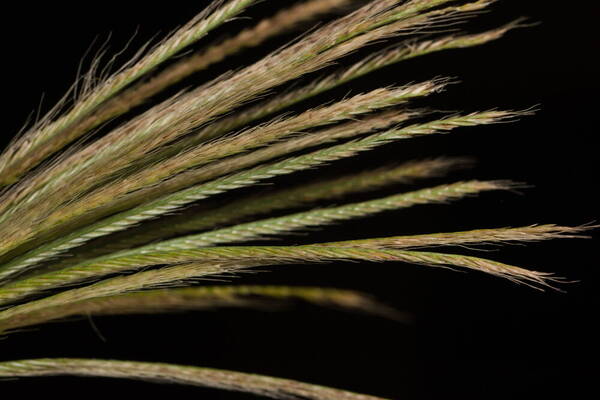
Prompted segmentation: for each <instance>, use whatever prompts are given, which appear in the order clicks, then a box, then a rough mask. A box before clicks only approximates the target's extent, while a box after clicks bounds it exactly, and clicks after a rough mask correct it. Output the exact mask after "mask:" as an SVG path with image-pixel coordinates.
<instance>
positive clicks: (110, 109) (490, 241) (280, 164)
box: [0, 0, 590, 400]
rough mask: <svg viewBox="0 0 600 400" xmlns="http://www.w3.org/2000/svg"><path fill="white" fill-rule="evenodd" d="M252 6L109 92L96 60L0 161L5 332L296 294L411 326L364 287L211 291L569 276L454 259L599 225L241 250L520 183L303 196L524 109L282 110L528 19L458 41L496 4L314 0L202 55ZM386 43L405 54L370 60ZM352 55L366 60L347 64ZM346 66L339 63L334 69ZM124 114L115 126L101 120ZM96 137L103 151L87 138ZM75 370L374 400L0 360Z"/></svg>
mask: <svg viewBox="0 0 600 400" xmlns="http://www.w3.org/2000/svg"><path fill="white" fill-rule="evenodd" d="M255 3H258V2H257V1H254V0H227V1H226V0H221V1H216V2H214V3H213V4H212V5H210V6H208V7H207V8H206V9H205V10H204V11H203V12H202V13H200V14H199V15H197V16H196V17H194V18H193V19H192V20H191V21H190V22H189V23H187V24H185V25H184V26H183V27H181V28H180V29H178V30H177V31H175V32H173V33H172V34H171V35H169V36H168V37H167V38H166V39H164V40H163V41H162V42H160V43H159V44H157V45H155V46H154V47H152V48H148V49H147V48H143V49H141V50H140V52H139V53H138V54H137V56H136V57H135V58H134V59H132V60H131V61H129V62H128V63H126V64H125V65H123V66H122V67H121V68H120V69H119V70H118V71H116V72H115V73H114V74H112V75H110V76H108V77H104V78H103V79H100V83H97V84H91V82H95V81H96V80H97V79H95V76H94V71H95V70H96V68H97V65H96V64H94V67H93V68H92V71H91V72H90V73H89V75H87V76H84V77H82V79H81V80H80V81H81V83H82V86H83V87H81V88H80V89H75V90H76V91H77V92H78V93H77V94H78V97H77V100H76V101H75V102H74V104H72V105H71V106H69V107H66V106H64V105H61V104H59V105H57V106H56V107H55V108H53V109H52V110H51V111H50V112H49V113H48V115H47V116H46V117H45V118H43V119H41V120H40V121H39V122H37V123H36V124H34V125H33V126H31V127H29V128H28V129H26V130H25V131H24V133H22V134H21V135H20V136H18V137H17V138H16V139H14V140H13V141H12V143H11V144H10V145H9V146H8V147H7V148H6V149H5V150H4V152H3V153H2V155H0V185H1V186H2V187H3V189H2V191H1V192H0V334H5V335H6V334H15V332H16V331H18V329H19V328H23V327H29V326H34V325H39V324H43V323H46V322H49V321H53V320H57V319H61V318H65V317H68V316H73V315H87V316H89V315H115V314H124V313H157V312H167V311H173V310H188V309H212V308H218V307H232V306H233V307H260V306H262V305H264V304H268V303H273V302H283V301H290V300H294V299H295V300H302V301H306V302H309V303H314V304H318V305H327V306H333V307H337V308H347V309H351V310H358V311H363V312H370V313H376V314H381V315H385V316H388V317H396V316H398V314H396V312H395V311H394V310H392V309H390V308H389V307H386V306H384V305H382V304H379V303H378V302H377V301H375V300H374V299H372V298H371V297H369V296H367V295H365V294H362V293H357V292H354V291H352V290H344V289H339V288H320V287H298V286H260V285H254V286H249V285H246V286H244V285H239V286H236V285H230V286H223V285H218V286H212V285H206V284H204V282H205V281H203V279H208V278H210V277H217V276H222V275H223V274H229V275H230V276H235V273H237V272H241V271H247V270H250V269H253V268H256V267H267V266H268V267H269V268H276V267H281V266H292V265H297V264H319V265H320V267H322V268H327V266H328V265H329V264H331V263H333V262H345V261H364V262H377V263H386V264H394V267H398V265H396V264H402V263H409V264H416V265H421V266H427V267H443V268H448V267H450V268H454V269H459V270H460V269H462V270H473V271H478V272H483V273H486V274H490V275H495V276H498V277H502V278H506V279H508V280H511V281H514V282H518V283H524V284H526V285H529V286H533V287H535V288H541V289H543V288H548V287H552V285H557V284H559V283H560V282H561V281H562V280H561V279H560V278H558V277H555V276H554V275H553V274H551V273H547V272H539V271H533V270H530V269H527V268H523V267H519V266H514V265H509V264H505V263H501V262H498V261H494V260H490V259H487V258H482V257H475V256H472V255H464V254H456V253H452V252H447V251H446V250H445V249H446V248H453V247H457V246H465V245H468V246H470V247H472V246H477V245H487V246H489V245H494V244H504V243H511V242H533V241H540V240H547V239H556V238H574V237H581V233H582V232H583V231H585V230H586V229H589V228H590V227H589V226H588V227H564V226H557V225H551V224H546V225H529V226H523V227H514V228H507V227H500V228H486V229H474V230H469V231H460V232H444V233H430V234H419V235H404V236H390V237H371V238H355V239H350V240H348V239H345V240H341V239H339V240H335V241H329V242H323V241H318V240H312V241H311V240H310V235H308V236H306V237H305V239H306V238H308V243H306V244H302V245H281V244H273V243H271V242H268V243H269V244H266V245H254V244H250V245H248V244H247V243H245V242H252V241H256V240H259V239H260V240H265V241H268V240H271V239H276V238H281V237H284V236H286V235H290V234H293V233H298V232H310V231H311V230H314V229H315V228H325V227H327V226H329V225H332V224H340V223H343V222H344V221H348V220H355V219H358V218H366V217H369V216H373V215H376V214H379V213H383V212H385V211H390V210H398V209H402V208H410V207H414V206H417V205H423V204H432V205H433V204H445V203H449V202H453V201H460V200H461V199H463V198H465V197H470V196H476V195H478V194H479V193H482V192H487V191H498V190H512V189H514V188H517V187H520V184H516V183H513V182H509V181H504V180H486V181H484V180H463V181H456V182H453V183H442V184H437V185H433V186H431V185H430V186H427V187H425V188H421V189H411V190H401V191H399V192H395V193H391V194H389V193H388V194H387V195H384V196H382V195H380V196H378V197H377V196H371V198H370V199H363V200H361V201H356V200H351V196H353V195H356V194H359V193H360V194H362V195H365V196H367V195H368V193H370V192H375V191H377V190H380V189H389V188H394V187H396V186H398V185H401V184H406V183H412V182H415V181H417V180H419V181H420V180H426V179H429V178H432V177H443V176H445V175H447V174H449V173H450V172H451V171H453V170H455V169H457V168H460V167H464V166H465V165H467V164H469V163H470V161H469V160H468V159H462V158H435V159H419V160H412V161H408V162H404V163H396V164H393V165H388V166H384V167H377V168H372V167H371V166H364V167H363V168H362V170H360V171H357V172H353V173H343V174H340V175H338V176H320V177H317V178H314V179H313V180H311V181H308V182H305V183H300V184H297V183H292V182H291V181H292V180H293V179H294V178H293V177H294V174H295V173H297V172H300V171H306V170H310V169H316V168H319V167H322V166H325V165H327V164H331V163H335V162H336V161H339V160H342V159H347V158H351V157H354V156H356V155H359V154H362V153H363V152H368V151H370V150H373V149H375V148H378V147H381V146H383V145H386V144H388V143H391V142H397V141H403V140H408V139H411V138H414V137H421V136H435V135H440V134H452V132H454V131H455V130H458V129H460V128H463V127H474V126H482V125H490V124H498V123H506V122H512V121H514V120H516V119H518V118H520V117H522V116H525V115H528V114H530V113H531V111H529V110H526V111H513V110H487V111H486V110H484V111H480V112H471V113H455V114H443V115H440V113H437V112H431V111H429V110H425V109H423V108H419V107H416V106H412V104H413V103H414V102H415V101H417V102H418V101H420V102H422V99H423V98H425V97H427V96H434V95H435V94H437V93H438V92H440V91H443V90H446V89H447V86H448V84H449V83H451V82H452V81H453V80H452V79H450V78H443V77H442V78H440V77H437V78H432V79H430V80H425V81H422V82H413V83H410V84H403V85H398V86H389V87H379V88H372V89H370V90H368V91H364V92H363V93H359V94H353V95H352V96H347V97H345V98H343V99H337V100H334V101H329V102H324V103H323V104H321V105H318V106H316V107H312V108H308V109H304V110H303V111H300V112H297V113H291V112H289V108H290V107H292V106H296V105H299V104H302V103H303V102H305V101H306V100H309V99H319V98H320V97H321V96H325V95H327V93H328V92H330V91H332V90H333V89H336V88H339V87H344V85H347V84H349V83H351V82H352V81H354V80H356V79H358V78H360V77H363V76H366V75H368V74H372V73H374V72H376V71H378V70H379V69H381V68H384V67H387V66H390V65H393V64H396V63H399V62H402V61H404V60H408V59H412V58H416V57H424V56H427V55H428V54H431V53H434V52H438V51H445V50H451V49H457V48H466V47H473V46H478V45H482V44H485V43H487V42H490V41H493V40H497V39H499V38H501V37H502V36H503V35H505V34H506V33H507V32H509V31H510V30H512V29H514V28H516V27H519V26H520V25H521V22H520V20H517V21H515V22H513V23H510V24H508V25H505V26H502V27H499V28H496V29H492V30H490V31H486V32H481V33H456V32H454V31H451V33H448V28H449V27H450V26H454V25H455V24H457V23H459V22H462V21H463V20H465V19H466V18H470V17H473V16H476V15H477V14H478V13H479V12H481V11H482V10H486V9H488V8H489V7H490V5H491V4H492V3H493V1H491V0H472V1H463V2H457V1H452V0H407V1H401V0H377V1H370V2H367V1H353V0H305V1H302V2H298V3H296V4H294V5H292V6H291V7H289V8H285V7H283V8H282V9H280V10H278V11H277V12H276V13H274V14H273V15H272V16H271V17H268V18H266V19H264V20H263V21H260V22H258V23H257V24H256V25H253V26H249V27H246V28H244V29H242V30H241V31H240V32H239V33H237V34H235V35H232V36H230V37H228V38H224V39H221V40H220V41H213V42H210V43H209V44H206V43H205V40H204V39H205V37H210V36H209V34H210V33H211V32H212V31H214V30H215V29H217V28H223V26H226V24H227V23H228V22H229V21H230V20H232V19H234V18H236V17H238V16H242V15H243V14H244V11H246V10H247V9H248V8H251V7H252V6H253V5H254V4H255ZM340 14H344V15H341V16H340ZM324 15H330V16H331V15H335V16H336V17H335V18H334V19H333V20H332V21H331V22H328V23H325V24H322V25H319V26H318V27H316V28H314V29H312V30H311V31H309V32H308V33H306V34H304V35H303V36H301V37H299V38H298V39H297V40H295V41H293V42H291V43H289V44H287V45H285V46H283V47H280V48H278V49H277V50H275V51H273V52H272V53H270V54H268V55H267V56H265V57H263V58H261V59H259V60H257V61H255V62H253V63H250V65H241V66H239V67H238V68H237V69H235V70H232V71H230V72H227V73H224V74H223V75H221V76H219V77H217V78H216V79H211V80H208V81H206V82H204V83H202V84H200V85H198V86H196V87H191V88H188V89H186V90H183V91H179V92H177V93H176V94H174V95H171V96H166V97H167V98H166V99H164V100H162V101H157V100H155V99H156V97H155V96H157V95H159V94H161V93H162V92H163V91H165V90H166V89H169V88H171V87H173V86H174V85H176V84H177V83H179V82H181V81H183V80H184V79H185V78H187V77H189V76H192V75H195V74H196V75H197V74H199V73H201V72H203V71H206V70H207V69H208V68H209V67H211V66H212V65H215V64H218V63H220V62H222V61H224V60H227V59H228V58H229V57H230V56H234V55H236V54H238V53H241V52H243V51H244V50H246V49H249V48H255V47H258V46H261V45H262V44H264V43H267V42H268V41H269V40H271V39H273V38H277V37H278V36H280V35H282V34H285V33H289V32H292V31H295V30H297V29H299V28H301V27H302V26H305V25H306V24H307V23H310V22H311V21H312V22H314V21H316V20H317V19H318V18H320V17H321V16H324ZM382 41H389V42H392V43H393V44H392V45H391V46H388V47H386V48H384V49H382V50H377V51H369V48H370V47H369V46H371V45H372V44H376V43H380V42H382ZM196 47H200V49H196ZM191 48H193V49H194V50H193V51H190V49H191ZM361 49H367V54H364V55H362V53H361V52H360V50H361ZM186 51H188V52H189V53H188V54H187V55H186V56H181V54H182V52H186ZM352 53H356V54H359V55H361V59H359V60H358V61H353V62H345V61H344V60H343V59H344V57H346V56H348V55H350V54H352ZM356 54H355V55H356ZM340 61H341V64H342V66H341V67H332V65H333V64H335V63H336V62H340ZM322 70H323V71H325V72H321V71H322ZM317 73H320V74H321V75H320V76H319V77H316V78H315V76H314V75H315V74H317ZM309 75H310V78H309V79H306V80H303V79H302V78H303V77H305V76H306V77H308V76H309ZM75 88H77V86H75ZM142 106H145V107H142ZM117 117H119V118H120V119H119V120H118V121H119V123H116V124H112V125H111V124H108V122H110V121H111V120H113V119H115V118H117ZM89 137H93V138H94V140H83V141H82V140H81V139H82V138H88V139H89ZM273 178H279V179H277V180H275V182H277V183H278V184H277V185H274V187H272V188H269V189H267V190H265V188H264V187H263V186H261V187H258V186H260V185H261V184H262V183H266V182H273ZM281 182H284V184H281ZM240 189H243V190H240ZM223 194H227V195H229V196H228V197H227V201H225V202H222V201H215V198H217V196H219V195H223ZM373 197H374V198H373ZM338 201H343V204H341V205H340V204H339V203H338ZM326 202H329V205H325V206H321V207H320V208H310V207H313V206H315V205H317V204H320V205H322V204H323V203H326ZM273 212H277V213H278V215H275V216H273V215H270V214H271V213H273ZM434 246H435V247H438V249H435V251H433V250H432V247H434ZM175 286H178V287H175ZM180 286H189V287H183V288H181V287H180ZM64 374H69V375H82V376H102V377H116V378H131V379H144V380H151V381H157V380H158V381H168V382H177V383H184V384H192V385H200V386H208V387H215V388H222V389H229V390H237V391H243V392H249V393H254V394H258V395H263V396H267V397H273V398H281V399H286V398H290V399H292V398H307V399H315V400H317V399H318V400H334V399H365V400H366V399H376V398H375V397H372V396H367V395H360V394H355V393H350V392H346V391H342V390H337V389H330V388H326V387H321V386H316V385H311V384H306V383H301V382H296V381H292V380H286V379H279V378H271V377H265V376H258V375H249V374H244V373H239V372H233V371H223V370H214V369H208V368H199V367H186V366H178V365H169V364H159V363H141V362H133V361H131V362H130V361H111V360H84V359H37V360H21V361H6V362H0V377H26V376H43V375H64Z"/></svg>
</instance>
